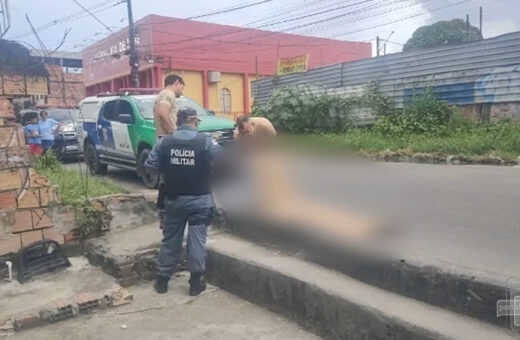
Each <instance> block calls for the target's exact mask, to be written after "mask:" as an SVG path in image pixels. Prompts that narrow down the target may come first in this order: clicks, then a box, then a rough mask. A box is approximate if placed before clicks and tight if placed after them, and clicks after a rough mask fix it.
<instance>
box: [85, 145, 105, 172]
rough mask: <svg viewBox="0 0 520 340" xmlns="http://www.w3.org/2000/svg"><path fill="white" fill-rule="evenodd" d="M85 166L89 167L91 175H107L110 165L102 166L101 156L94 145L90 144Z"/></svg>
mask: <svg viewBox="0 0 520 340" xmlns="http://www.w3.org/2000/svg"><path fill="white" fill-rule="evenodd" d="M84 158H85V164H86V165H87V167H88V170H89V171H90V174H91V175H106V174H107V172H108V165H106V164H101V161H100V160H99V156H98V154H97V152H96V148H95V147H94V145H92V144H90V143H88V144H87V148H86V150H85V156H84Z"/></svg>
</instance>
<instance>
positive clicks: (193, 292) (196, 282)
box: [190, 273, 206, 296]
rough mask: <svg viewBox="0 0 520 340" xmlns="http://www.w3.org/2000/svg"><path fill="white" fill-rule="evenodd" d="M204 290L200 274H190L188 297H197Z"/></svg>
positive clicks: (204, 286)
mask: <svg viewBox="0 0 520 340" xmlns="http://www.w3.org/2000/svg"><path fill="white" fill-rule="evenodd" d="M205 290H206V282H204V279H203V278H202V273H191V275H190V296H197V295H199V294H200V293H202V292H203V291H205Z"/></svg>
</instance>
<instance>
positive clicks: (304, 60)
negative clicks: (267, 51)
mask: <svg viewBox="0 0 520 340" xmlns="http://www.w3.org/2000/svg"><path fill="white" fill-rule="evenodd" d="M308 62H309V55H308V54H304V55H300V56H297V57H292V58H281V59H278V70H277V72H276V74H277V75H279V76H282V75H284V74H291V73H298V72H307V64H308Z"/></svg>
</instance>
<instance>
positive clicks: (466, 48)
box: [252, 32, 520, 106]
mask: <svg viewBox="0 0 520 340" xmlns="http://www.w3.org/2000/svg"><path fill="white" fill-rule="evenodd" d="M371 82H375V83H377V84H378V86H379V88H380V90H381V91H382V92H383V94H385V95H386V96H388V97H390V98H392V99H393V100H394V101H395V103H396V104H397V105H398V106H402V105H403V103H405V102H406V101H407V100H408V99H409V98H410V97H411V96H413V95H414V94H420V93H421V92H423V91H424V89H425V88H432V89H433V91H434V92H435V93H436V94H437V95H438V96H439V97H440V98H442V99H444V100H446V101H447V102H449V103H450V104H456V105H467V104H481V103H506V102H517V101H518V102H520V32H515V33H511V34H506V35H502V36H499V37H496V38H492V39H486V40H481V41H478V42H473V43H466V44H461V45H455V46H448V47H442V48H434V49H427V50H422V51H411V52H403V53H396V54H391V55H387V56H382V57H378V58H370V59H365V60H360V61H355V62H350V63H342V64H335V65H330V66H325V67H321V68H318V69H313V70H310V71H308V72H306V73H298V74H291V75H287V76H281V77H277V78H264V79H261V80H258V81H255V82H253V85H252V94H253V97H254V99H255V103H256V104H257V105H263V104H265V103H266V102H267V101H268V100H269V98H270V97H271V95H272V94H273V91H274V90H275V89H276V88H279V87H284V86H293V85H305V86H308V87H309V88H310V89H311V91H312V92H313V93H316V94H319V93H330V94H345V95H348V94H356V93H360V92H362V91H363V89H364V88H365V87H366V86H367V85H368V84H369V83H371Z"/></svg>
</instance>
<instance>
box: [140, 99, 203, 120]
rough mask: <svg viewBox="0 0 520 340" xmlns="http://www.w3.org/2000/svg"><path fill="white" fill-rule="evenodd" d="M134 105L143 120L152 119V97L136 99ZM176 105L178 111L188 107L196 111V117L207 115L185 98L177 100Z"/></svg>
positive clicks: (201, 108)
mask: <svg viewBox="0 0 520 340" xmlns="http://www.w3.org/2000/svg"><path fill="white" fill-rule="evenodd" d="M135 103H136V105H137V108H138V109H139V113H140V114H141V117H143V119H153V107H154V103H155V98H154V97H149V98H136V101H135ZM177 105H178V106H179V109H180V108H182V107H190V108H192V109H194V110H195V111H197V115H198V116H199V117H200V116H207V115H208V111H206V109H204V108H203V107H202V106H200V105H199V104H197V103H196V102H194V101H193V100H191V99H189V98H187V97H181V98H177Z"/></svg>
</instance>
